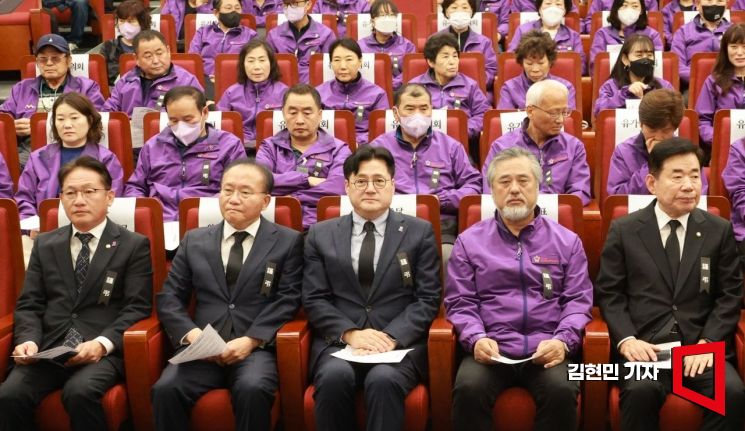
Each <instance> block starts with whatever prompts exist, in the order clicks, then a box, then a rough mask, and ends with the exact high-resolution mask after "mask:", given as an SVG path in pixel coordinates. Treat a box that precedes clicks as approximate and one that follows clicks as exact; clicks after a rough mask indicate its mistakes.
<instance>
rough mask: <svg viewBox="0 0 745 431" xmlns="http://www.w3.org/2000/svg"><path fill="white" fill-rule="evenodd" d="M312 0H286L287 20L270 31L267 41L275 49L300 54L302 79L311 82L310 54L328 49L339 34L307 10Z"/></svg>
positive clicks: (278, 51) (300, 74)
mask: <svg viewBox="0 0 745 431" xmlns="http://www.w3.org/2000/svg"><path fill="white" fill-rule="evenodd" d="M310 8H311V1H310V0H297V1H296V0H285V2H284V13H285V16H287V22H285V23H283V24H282V25H279V26H277V27H275V28H273V29H271V30H270V31H269V33H267V35H266V41H267V42H269V45H271V47H272V48H273V49H274V51H275V52H277V53H280V52H288V53H290V54H295V56H297V62H298V73H299V79H300V81H299V82H305V83H307V82H309V80H308V79H309V72H308V65H309V64H310V56H311V55H313V54H315V53H317V52H321V53H323V52H328V51H329V47H330V46H331V42H333V41H334V40H336V35H335V34H334V32H333V31H331V29H330V28H328V27H326V26H325V25H323V24H321V23H320V22H316V21H314V20H313V19H312V18H311V17H310V16H308V12H309V11H310Z"/></svg>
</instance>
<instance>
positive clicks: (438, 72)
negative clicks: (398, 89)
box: [409, 32, 491, 148]
mask: <svg viewBox="0 0 745 431" xmlns="http://www.w3.org/2000/svg"><path fill="white" fill-rule="evenodd" d="M459 55H460V48H459V46H458V39H457V38H456V37H455V36H453V35H452V34H450V33H449V32H442V33H435V34H433V35H432V36H430V37H429V39H427V42H426V43H425V44H424V58H425V59H427V64H428V65H429V70H428V71H427V72H425V73H424V74H422V75H419V76H417V77H415V78H412V79H411V81H409V82H412V83H415V84H421V85H422V86H423V87H424V88H426V89H427V91H429V94H431V95H432V107H433V108H435V109H460V110H462V111H463V112H465V113H466V116H468V137H469V139H470V140H471V141H473V142H474V143H476V142H478V138H479V136H480V135H481V129H482V128H483V127H484V113H486V111H488V110H489V109H491V104H490V103H489V101H488V100H487V99H486V95H485V94H484V92H483V91H482V90H481V88H480V87H479V84H478V83H477V82H476V81H474V80H473V79H471V78H470V77H468V76H466V75H465V74H464V73H463V72H459V71H458V65H459V59H458V57H459ZM472 148H473V147H472Z"/></svg>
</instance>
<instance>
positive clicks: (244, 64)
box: [217, 38, 287, 148]
mask: <svg viewBox="0 0 745 431" xmlns="http://www.w3.org/2000/svg"><path fill="white" fill-rule="evenodd" d="M279 78H280V73H279V66H278V65H277V57H276V56H275V54H274V50H273V49H272V47H270V46H269V44H268V43H266V41H265V40H264V39H263V38H256V39H253V40H251V41H250V42H248V43H247V44H245V45H244V46H243V48H241V52H240V54H238V82H237V83H236V84H233V85H231V86H230V87H228V89H227V90H225V93H223V95H222V97H220V100H219V101H218V102H217V109H218V110H219V111H236V112H239V113H240V114H241V116H242V117H243V138H244V145H245V146H246V147H249V148H254V147H255V146H256V115H257V114H258V113H259V112H260V111H274V110H278V109H282V97H283V96H284V94H285V91H287V86H286V85H285V84H284V83H283V82H282V81H280V80H279Z"/></svg>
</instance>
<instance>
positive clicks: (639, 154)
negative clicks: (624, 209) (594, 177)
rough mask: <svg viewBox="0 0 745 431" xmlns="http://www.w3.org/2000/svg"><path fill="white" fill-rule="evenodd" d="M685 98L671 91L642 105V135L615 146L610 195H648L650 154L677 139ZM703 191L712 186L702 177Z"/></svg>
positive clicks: (647, 98)
mask: <svg viewBox="0 0 745 431" xmlns="http://www.w3.org/2000/svg"><path fill="white" fill-rule="evenodd" d="M684 110H685V106H684V105H683V96H682V95H681V94H680V93H679V92H677V91H675V90H668V89H660V90H654V91H652V92H649V93H647V94H646V95H644V97H643V98H642V100H641V103H640V104H639V125H640V126H641V132H640V133H639V134H638V135H636V136H632V137H630V138H628V139H627V140H625V141H623V142H622V143H620V144H618V145H616V148H615V149H614V150H613V156H611V160H610V168H609V170H608V187H607V190H608V195H648V194H649V189H648V188H647V184H646V178H647V174H649V164H648V162H647V160H649V153H650V152H651V151H652V149H653V148H654V146H655V145H657V144H658V143H660V142H662V141H664V140H666V139H670V138H672V137H674V136H675V131H676V130H678V126H680V122H681V120H682V119H683V111H684ZM701 189H702V193H704V194H706V193H707V192H708V190H709V185H708V182H707V180H706V174H704V173H703V172H702V173H701Z"/></svg>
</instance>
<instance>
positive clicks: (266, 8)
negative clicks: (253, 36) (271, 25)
mask: <svg viewBox="0 0 745 431" xmlns="http://www.w3.org/2000/svg"><path fill="white" fill-rule="evenodd" d="M241 6H242V7H243V13H250V14H251V15H253V16H254V17H255V18H256V27H257V28H265V27H266V16H267V15H269V14H273V13H282V1H281V0H264V1H261V0H242V1H241Z"/></svg>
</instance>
